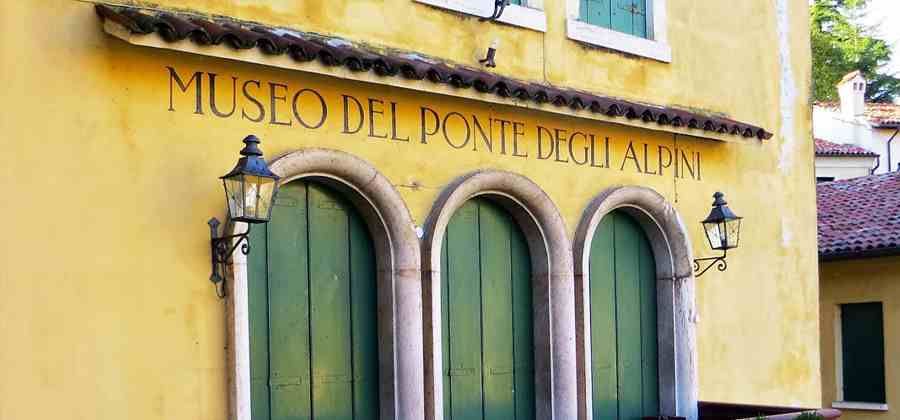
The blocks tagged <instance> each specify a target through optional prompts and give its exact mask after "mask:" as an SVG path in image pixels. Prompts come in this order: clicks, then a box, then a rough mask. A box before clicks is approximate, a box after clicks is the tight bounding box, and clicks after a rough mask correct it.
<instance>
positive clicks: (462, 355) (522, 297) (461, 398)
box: [441, 199, 535, 420]
mask: <svg viewBox="0 0 900 420" xmlns="http://www.w3.org/2000/svg"><path fill="white" fill-rule="evenodd" d="M442 253H443V254H442V258H441V299H442V301H441V318H442V328H441V331H442V334H443V340H442V342H443V363H444V375H443V380H444V419H445V420H473V419H478V420H480V419H484V420H526V419H533V418H534V406H535V402H534V350H533V348H534V344H533V342H534V339H533V337H534V328H533V322H532V290H531V279H530V278H531V261H530V258H529V254H528V247H527V244H526V242H525V237H524V236H523V234H522V232H521V231H520V230H519V228H518V226H517V225H516V224H515V222H514V221H513V220H512V219H511V217H510V216H509V214H508V213H506V212H505V211H504V210H503V209H502V208H501V207H499V206H497V205H496V204H494V203H491V202H490V201H488V200H485V199H473V200H470V201H469V202H467V203H466V204H465V205H463V206H462V207H461V208H460V209H459V210H458V211H457V212H456V214H454V215H453V218H452V219H451V220H450V224H449V225H448V227H447V232H446V235H445V237H444V244H443V249H442Z"/></svg>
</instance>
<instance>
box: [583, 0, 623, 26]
mask: <svg viewBox="0 0 900 420" xmlns="http://www.w3.org/2000/svg"><path fill="white" fill-rule="evenodd" d="M612 1H616V0H581V20H583V21H585V22H587V23H590V24H591V25H597V26H602V27H604V28H611V27H612V22H611V21H610V12H611V7H610V6H611V3H610V2H612Z"/></svg>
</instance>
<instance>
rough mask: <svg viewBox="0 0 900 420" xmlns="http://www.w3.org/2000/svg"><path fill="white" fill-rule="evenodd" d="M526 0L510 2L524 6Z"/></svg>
mask: <svg viewBox="0 0 900 420" xmlns="http://www.w3.org/2000/svg"><path fill="white" fill-rule="evenodd" d="M524 3H525V0H509V4H515V5H517V6H524V5H525V4H524Z"/></svg>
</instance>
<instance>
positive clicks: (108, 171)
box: [0, 0, 821, 420]
mask: <svg viewBox="0 0 900 420" xmlns="http://www.w3.org/2000/svg"><path fill="white" fill-rule="evenodd" d="M156 3H160V4H162V5H163V6H165V7H177V8H181V7H187V8H191V9H195V10H198V11H201V12H208V13H216V14H224V15H231V16H235V17H239V18H242V19H247V20H255V21H263V22H269V23H272V24H278V25H288V26H293V27H297V28H301V29H304V30H308V31H313V32H321V33H328V34H335V35H340V36H345V37H348V38H351V39H355V40H358V41H366V42H370V43H373V44H376V45H384V46H391V47H396V48H402V49H409V50H415V51H420V52H424V53H427V54H432V55H435V56H441V57H445V58H448V59H451V60H453V61H458V62H463V63H468V64H471V62H472V61H473V60H474V56H475V54H476V52H478V53H480V51H482V50H483V47H482V46H483V45H486V44H487V43H489V42H490V40H491V39H493V38H494V37H499V38H501V39H502V40H503V41H502V45H503V46H504V47H503V48H504V49H503V51H502V52H501V54H502V56H501V58H500V61H499V63H500V64H499V66H498V68H497V70H498V71H499V72H501V73H503V74H507V75H512V76H515V77H518V78H525V79H531V80H538V81H545V82H550V83H554V84H557V85H563V86H572V87H576V88H583V89H588V90H591V91H594V92H599V93H605V94H609V95H614V96H622V97H627V98H632V99H638V100H642V101H646V102H653V103H659V104H674V105H681V106H689V107H691V108H699V109H704V110H714V111H718V112H723V113H726V114H728V115H729V116H731V117H733V118H736V119H739V120H743V121H747V122H751V123H755V124H759V125H761V126H763V127H765V128H767V129H769V130H770V131H772V132H774V133H776V135H775V137H773V138H772V139H771V140H769V141H767V142H758V141H755V140H754V141H741V142H736V143H723V142H717V141H711V140H702V139H696V138H686V137H681V136H679V138H678V140H677V142H678V144H677V147H678V148H679V149H683V150H686V151H688V152H690V153H700V154H701V155H702V176H700V177H699V178H700V179H691V178H684V179H675V178H674V177H673V175H672V172H670V171H669V172H666V173H665V174H664V175H662V176H660V175H650V174H642V173H638V172H637V171H634V170H631V168H630V166H631V165H633V162H630V161H629V162H625V163H627V164H628V165H629V166H625V167H623V168H622V169H621V170H620V165H619V164H621V163H623V161H622V156H623V155H624V153H625V152H626V149H627V146H628V143H629V141H633V142H634V144H635V145H639V144H640V145H642V144H647V145H648V147H649V150H654V148H657V147H658V146H660V145H663V146H666V147H673V148H674V147H675V146H676V145H675V144H674V140H673V136H672V135H671V134H665V133H660V132H652V131H647V130H641V129H636V128H627V127H622V126H616V125H610V124H605V123H599V122H594V121H589V120H583V119H575V118H569V117H562V116H558V115H552V114H547V113H540V112H537V111H527V110H522V109H517V108H512V107H507V106H500V105H487V104H484V103H481V102H476V101H473V100H469V99H460V98H450V97H446V96H439V95H431V94H423V93H417V92H413V91H409V90H401V89H396V88H388V87H384V86H379V85H375V84H364V83H359V82H349V81H341V80H337V79H334V78H329V77H324V76H316V75H310V74H306V73H302V72H298V71H287V70H283V69H277V68H271V67H265V66H259V65H254V64H246V63H240V62H235V61H228V60H222V59H214V58H207V57H202V56H197V55H190V54H185V53H178V52H171V51H164V50H157V49H150V48H141V47H136V46H132V45H128V44H125V43H124V42H122V41H120V40H117V39H114V38H112V37H110V36H108V35H106V34H104V33H103V31H102V28H101V25H100V23H99V21H98V19H97V17H96V16H95V14H94V11H93V7H92V5H91V4H89V3H85V2H80V1H74V0H31V1H28V2H14V1H6V0H4V1H0V33H2V35H3V36H0V68H2V69H3V71H2V72H0V91H2V92H3V98H4V99H5V106H4V107H3V111H2V112H0V128H2V131H0V132H2V133H3V138H4V142H3V143H4V153H2V154H0V167H2V168H3V169H4V171H5V176H4V177H3V184H2V186H3V190H4V192H5V198H4V200H2V209H3V214H4V215H5V216H6V217H7V220H8V222H7V225H6V228H5V229H4V233H5V240H4V241H2V244H0V258H2V260H0V266H2V267H3V269H2V271H0V291H2V292H0V343H2V345H0V368H2V370H3V372H4V373H3V374H2V375H0V419H2V420H7V419H10V420H19V419H43V418H67V419H91V420H93V419H119V418H129V419H136V420H143V419H166V420H169V419H176V418H183V419H192V420H193V419H197V420H205V419H223V418H225V416H226V410H227V405H226V395H227V392H226V389H227V383H226V381H227V376H228V375H227V372H226V368H225V354H226V350H225V316H224V308H225V305H224V303H223V301H220V300H218V299H217V298H216V297H215V294H214V292H213V288H212V285H211V284H210V283H209V282H208V280H207V278H208V276H209V246H208V228H207V227H206V224H205V222H206V220H207V219H208V218H209V217H211V216H217V217H219V218H220V219H221V218H223V216H224V215H223V212H224V208H223V199H222V192H221V190H220V188H221V187H220V184H219V182H218V180H217V179H216V177H218V176H220V175H222V174H223V173H224V172H225V171H227V170H228V169H229V168H230V167H231V165H233V162H234V160H235V158H236V156H237V155H236V152H237V150H238V149H239V147H240V144H239V140H240V139H241V138H242V137H243V136H244V135H246V134H249V133H254V134H257V135H258V136H260V137H261V138H262V139H263V141H264V143H263V149H264V151H265V152H266V153H267V156H269V157H272V156H276V155H280V154H283V153H286V152H289V151H292V150H296V149H298V148H303V147H311V146H318V147H329V148H335V149H340V150H344V151H347V152H349V153H352V154H354V155H357V156H360V157H362V158H363V159H366V160H368V161H369V162H371V163H372V164H373V165H374V166H376V167H377V168H379V169H380V170H381V171H382V172H383V173H384V174H385V175H386V176H387V177H388V179H390V180H392V182H393V183H394V184H395V185H396V186H397V188H398V189H399V191H400V192H401V194H402V195H403V198H404V200H405V201H406V204H407V206H408V207H409V209H410V211H411V213H412V215H413V217H414V218H415V220H416V222H417V223H419V224H421V223H422V222H423V221H424V218H425V216H426V214H427V212H428V211H429V209H430V208H431V205H432V204H433V201H434V199H435V197H436V195H437V194H438V192H439V191H440V190H441V188H443V187H444V186H445V185H446V184H447V183H448V182H449V181H450V180H452V179H453V178H454V177H456V176H459V175H461V174H464V173H467V172H469V171H472V170H475V169H478V168H487V167H489V168H497V169H505V170H510V171H514V172H518V173H521V174H523V175H525V176H527V177H529V178H531V179H533V180H535V181H536V182H537V183H538V184H539V185H540V186H541V187H542V188H544V189H545V190H546V191H547V193H548V194H549V195H550V197H551V198H552V199H553V200H554V202H555V203H556V204H557V206H559V208H560V209H561V211H562V215H563V217H564V219H565V222H566V224H567V227H568V229H569V230H570V232H573V231H574V229H575V227H576V225H577V223H578V220H579V217H580V215H581V212H582V210H583V209H584V207H585V206H586V204H587V203H588V202H589V200H590V199H591V198H592V197H594V196H595V195H596V194H597V193H599V192H600V191H601V190H603V189H604V188H607V187H609V186H612V185H616V184H636V185H644V186H648V187H650V188H653V189H655V190H657V191H658V192H660V193H661V194H662V195H663V196H665V197H666V198H667V199H668V200H669V201H671V202H672V203H674V204H675V206H676V207H677V209H678V211H679V212H680V213H681V215H682V217H683V219H684V220H685V222H686V224H687V226H688V229H689V232H690V234H691V237H692V239H693V244H694V253H695V254H696V255H698V256H706V255H708V254H710V252H709V251H708V249H707V246H706V243H705V241H704V240H703V236H702V233H701V230H700V228H699V227H700V226H699V223H697V221H699V220H701V219H702V218H703V217H705V215H706V213H707V212H708V207H709V203H710V201H711V200H710V196H711V194H712V193H713V192H714V191H716V190H720V189H721V190H724V191H725V192H726V193H727V197H728V199H729V202H730V204H731V206H732V208H733V209H734V210H735V211H736V212H738V213H739V214H741V215H743V216H746V220H745V229H744V233H743V235H742V236H743V238H742V244H741V248H740V249H738V250H737V251H735V252H733V253H730V254H729V269H728V271H727V272H724V273H718V272H714V271H713V272H711V273H709V274H707V275H706V276H704V277H702V278H700V279H699V280H698V282H697V285H698V292H697V293H698V296H697V298H698V312H699V313H698V319H699V324H698V343H699V357H700V359H699V362H698V365H699V369H700V397H701V399H702V400H710V401H728V402H736V403H756V404H772V405H797V406H814V405H817V404H818V403H819V401H820V400H821V395H820V390H821V384H820V380H819V349H818V347H817V346H816V343H817V341H818V340H817V339H816V338H817V337H818V331H819V330H818V329H819V325H818V311H817V308H818V293H819V291H818V283H817V266H816V242H815V232H816V230H815V206H814V199H815V193H814V187H813V164H812V163H813V150H812V143H811V142H809V141H807V140H806V139H808V138H810V135H811V127H810V122H809V119H810V108H809V103H808V98H807V95H806V93H807V92H808V91H809V77H810V75H809V63H810V58H809V46H808V44H809V40H808V28H807V25H808V23H807V14H806V2H805V1H804V0H795V1H787V2H784V3H785V4H787V15H788V19H789V21H788V22H789V23H790V24H789V32H788V33H787V35H786V36H788V37H789V38H788V39H787V40H786V41H784V42H785V43H786V45H788V46H789V49H788V51H786V54H784V56H785V57H789V58H790V63H789V64H788V65H787V66H786V68H787V70H788V71H787V72H784V71H783V69H782V66H781V64H780V61H779V60H780V58H779V57H781V56H782V54H781V53H780V52H779V51H778V45H779V37H778V31H777V30H776V23H777V20H778V15H777V8H776V5H775V3H776V2H762V1H740V2H718V1H707V2H703V7H698V6H697V4H696V2H692V1H688V0H670V1H669V2H668V4H669V12H668V14H669V19H670V21H669V28H670V29H669V32H670V33H669V39H670V42H671V44H672V48H673V55H674V58H673V62H672V63H671V64H663V63H659V62H654V61H651V60H643V59H635V58H632V57H625V56H623V55H620V54H616V53H611V52H607V51H603V50H598V49H592V48H586V47H583V46H580V45H579V44H577V43H574V42H572V41H569V40H568V39H567V38H566V37H565V28H564V16H565V11H564V1H562V0H546V1H545V2H544V3H545V9H546V12H547V16H548V21H549V24H548V26H549V28H548V31H547V33H546V34H540V33H537V32H532V31H528V30H523V29H518V28H512V27H508V26H502V25H486V24H479V23H477V21H476V20H475V19H472V18H462V17H460V16H459V15H456V14H452V13H448V12H445V11H441V10H438V9H434V8H431V7H426V6H422V5H419V4H415V3H413V2H412V1H407V0H382V1H378V0H365V1H364V0H347V1H328V2H325V1H299V0H293V1H288V0H280V1H270V2H266V5H260V4H258V3H257V2H249V1H244V0H232V1H212V0H192V1H185V0H165V1H157V2H156ZM351 5H352V6H351ZM435 34H441V35H440V36H437V35H435ZM447 39H452V40H453V42H447ZM167 66H173V67H175V68H176V69H177V71H178V72H179V74H181V75H182V76H184V77H188V76H189V75H190V74H192V73H193V72H196V71H201V72H211V73H216V74H219V75H220V77H222V78H223V79H225V80H228V78H229V77H232V76H234V77H238V78H239V79H240V80H248V79H255V80H260V81H262V82H263V83H267V82H273V83H283V84H286V85H288V86H289V87H290V89H293V91H296V90H297V89H301V88H313V89H316V90H317V91H318V92H320V93H321V94H322V95H323V97H324V98H326V100H327V103H328V106H329V109H330V110H331V111H332V112H333V114H334V116H335V117H336V116H337V115H338V114H339V112H340V110H341V106H342V104H341V102H340V100H341V97H340V95H341V94H351V95H353V96H355V97H357V98H368V97H374V98H381V99H384V100H386V101H394V102H397V103H398V104H399V109H400V110H401V111H400V115H399V118H398V121H400V124H399V125H400V126H401V127H403V129H404V130H409V134H411V135H412V136H415V135H416V131H415V129H416V127H417V126H416V123H417V118H419V115H418V113H417V112H418V109H419V107H420V106H422V105H427V106H429V107H431V108H433V109H435V110H439V111H440V112H442V113H447V112H450V111H459V112H464V113H467V114H469V113H474V114H477V115H478V116H480V117H484V118H487V117H488V116H493V117H494V118H503V119H509V120H517V121H522V122H524V123H525V124H526V126H527V130H528V131H529V134H528V135H527V136H526V137H525V138H524V139H525V141H524V142H523V144H526V145H527V148H528V150H530V151H531V153H534V152H535V150H536V144H535V135H534V132H535V130H536V126H538V125H546V126H551V127H559V128H565V129H566V130H569V132H573V131H578V130H581V131H584V132H589V133H594V134H596V135H597V137H598V138H601V137H606V136H608V137H610V139H611V140H610V147H611V150H612V151H613V155H614V156H618V157H619V158H618V160H617V161H614V163H613V164H612V165H611V166H613V167H612V168H607V169H602V168H591V167H589V166H578V165H574V164H571V163H568V164H564V163H559V162H554V161H553V160H539V159H535V158H515V157H512V156H510V155H501V154H498V153H496V152H495V153H488V152H485V151H483V150H481V151H478V152H476V151H471V150H458V151H457V150H453V149H452V148H450V147H448V145H447V144H446V143H445V142H444V141H443V139H442V138H440V137H435V138H434V139H433V141H430V142H429V143H428V144H421V143H417V142H415V141H411V142H409V143H405V142H386V141H381V140H372V139H369V138H367V137H366V136H365V135H363V134H362V133H361V134H356V135H347V134H342V133H341V130H342V128H343V127H342V125H341V120H340V119H339V118H329V119H328V120H327V121H326V123H325V125H323V127H321V128H319V129H316V130H310V129H305V128H302V127H300V126H298V125H297V124H296V122H295V123H294V125H293V126H290V127H288V126H278V125H273V124H264V123H253V122H250V121H248V120H246V119H242V118H239V117H236V116H235V117H231V118H218V117H215V116H212V115H210V114H209V112H208V110H207V112H206V113H205V114H204V115H196V114H194V113H192V112H191V111H192V106H193V105H192V102H191V98H190V97H189V95H183V94H180V93H178V92H177V91H176V96H175V102H174V104H173V105H174V106H173V108H174V109H175V110H174V111H169V73H168V70H167ZM783 83H786V84H788V85H790V86H789V89H787V91H786V92H788V93H787V94H785V93H783V90H782V87H783V86H782V84H783ZM782 98H786V99H788V100H790V102H789V103H782ZM284 112H289V111H286V110H285V111H284ZM785 115H787V116H789V118H787V117H785V118H783V116H785ZM284 116H285V118H289V117H290V114H289V113H286V114H284ZM783 122H786V123H787V124H788V125H786V126H784V125H783ZM451 133H453V134H454V135H455V134H459V127H455V128H453V129H451ZM651 161H652V160H651ZM641 163H642V161H641Z"/></svg>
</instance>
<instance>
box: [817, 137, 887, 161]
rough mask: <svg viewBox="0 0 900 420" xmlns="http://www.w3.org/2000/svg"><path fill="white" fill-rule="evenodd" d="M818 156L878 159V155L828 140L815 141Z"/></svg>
mask: <svg viewBox="0 0 900 420" xmlns="http://www.w3.org/2000/svg"><path fill="white" fill-rule="evenodd" d="M815 141H816V156H859V157H878V154H877V153H875V152H872V151H870V150H868V149H865V148H862V147H859V146H856V145H853V144H838V143H833V142H830V141H828V140H822V139H815Z"/></svg>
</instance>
